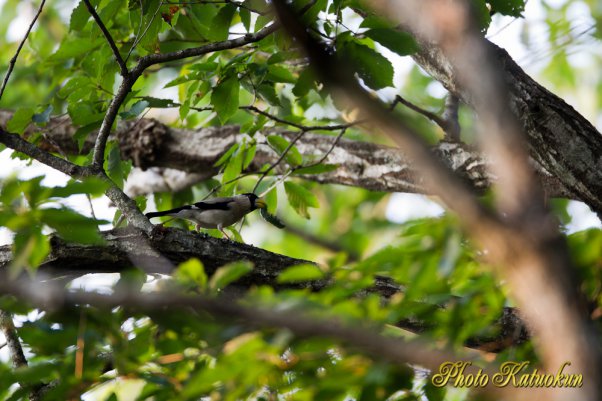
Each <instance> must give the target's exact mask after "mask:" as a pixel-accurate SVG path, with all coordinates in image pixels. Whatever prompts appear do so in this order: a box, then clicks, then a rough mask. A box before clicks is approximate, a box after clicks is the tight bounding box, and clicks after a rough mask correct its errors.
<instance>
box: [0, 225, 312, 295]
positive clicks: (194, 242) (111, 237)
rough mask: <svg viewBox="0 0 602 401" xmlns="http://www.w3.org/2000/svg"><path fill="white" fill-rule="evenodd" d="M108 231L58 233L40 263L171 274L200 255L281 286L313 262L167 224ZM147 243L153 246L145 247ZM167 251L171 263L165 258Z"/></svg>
mask: <svg viewBox="0 0 602 401" xmlns="http://www.w3.org/2000/svg"><path fill="white" fill-rule="evenodd" d="M102 236H103V238H104V240H105V244H103V245H89V244H88V245H84V244H73V243H66V242H65V241H63V240H62V239H60V238H59V237H57V236H56V235H52V236H51V238H50V244H51V249H52V250H51V252H50V254H49V255H48V257H47V258H46V260H45V261H44V262H43V263H42V264H41V265H40V267H39V271H40V272H44V273H47V274H52V275H71V274H73V275H76V276H79V275H84V274H87V273H114V272H120V271H123V270H124V269H127V268H129V267H131V266H138V267H139V268H142V269H144V271H145V272H146V273H162V274H169V273H171V268H172V267H173V266H174V265H177V264H179V263H181V262H184V261H186V260H188V259H190V258H193V257H194V258H198V259H199V260H200V261H201V262H203V265H204V266H205V268H206V269H207V271H208V273H209V274H212V273H213V271H215V269H217V268H218V267H220V266H223V265H225V264H228V263H232V262H236V261H239V260H247V261H249V262H252V263H253V264H254V265H255V268H254V270H253V273H251V274H250V275H249V276H248V277H247V279H245V280H246V281H245V283H246V285H251V284H273V285H275V284H276V282H275V278H276V276H277V275H278V273H279V272H280V271H282V270H283V269H285V268H287V267H289V266H292V265H295V264H299V263H309V262H307V261H305V260H300V259H294V258H289V257H286V256H283V255H278V254H275V253H272V252H268V251H265V250H263V249H260V248H255V247H253V246H250V245H246V244H240V243H235V242H232V241H228V240H224V239H218V238H213V237H210V236H207V235H203V234H199V233H195V232H191V231H186V230H181V229H175V228H163V227H161V226H155V229H154V230H153V232H152V234H151V235H150V237H148V238H147V237H146V236H145V235H144V234H142V233H141V232H139V231H137V230H133V229H130V228H126V229H115V230H112V231H105V232H103V233H102ZM144 244H148V246H142V245H144ZM161 256H163V257H165V258H167V259H168V260H169V262H171V264H166V263H164V262H163V261H162V260H160V257H161ZM11 259H12V252H11V246H10V245H5V246H1V247H0V271H1V270H3V269H4V267H6V266H7V265H8V264H10V261H11ZM322 285H323V284H322ZM316 288H318V287H316Z"/></svg>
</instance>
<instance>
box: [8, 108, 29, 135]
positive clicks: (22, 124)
mask: <svg viewBox="0 0 602 401" xmlns="http://www.w3.org/2000/svg"><path fill="white" fill-rule="evenodd" d="M32 117H33V109H30V108H28V107H26V108H22V109H18V110H17V111H15V113H14V114H13V117H12V118H11V119H10V120H9V121H8V123H7V124H6V129H7V130H8V131H9V132H14V133H15V134H22V133H23V131H25V129H26V128H27V126H28V125H29V124H30V123H31V119H32Z"/></svg>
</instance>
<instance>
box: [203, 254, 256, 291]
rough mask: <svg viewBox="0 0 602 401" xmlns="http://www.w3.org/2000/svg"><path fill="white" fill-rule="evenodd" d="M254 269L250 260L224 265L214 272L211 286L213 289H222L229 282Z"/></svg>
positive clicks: (210, 281)
mask: <svg viewBox="0 0 602 401" xmlns="http://www.w3.org/2000/svg"><path fill="white" fill-rule="evenodd" d="M252 270H253V264H252V263H250V262H246V261H244V262H234V263H230V264H228V265H226V266H222V267H220V268H219V269H217V270H216V271H215V273H213V276H211V280H209V288H210V289H212V290H213V291H216V290H220V289H222V288H224V287H226V286H227V285H228V284H230V283H232V282H234V281H236V280H238V279H239V278H241V277H242V276H244V275H246V274H248V273H250V272H251V271H252Z"/></svg>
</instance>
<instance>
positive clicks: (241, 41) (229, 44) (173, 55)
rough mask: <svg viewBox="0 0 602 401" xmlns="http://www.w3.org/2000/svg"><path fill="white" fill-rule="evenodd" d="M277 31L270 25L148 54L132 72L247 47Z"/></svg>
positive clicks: (276, 25) (274, 25)
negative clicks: (196, 45) (233, 37)
mask: <svg viewBox="0 0 602 401" xmlns="http://www.w3.org/2000/svg"><path fill="white" fill-rule="evenodd" d="M277 29H278V24H275V23H273V24H271V25H268V26H266V27H265V28H262V29H261V30H259V31H258V32H255V33H249V34H246V35H244V36H241V37H239V38H236V39H230V40H224V41H222V42H213V43H209V44H207V45H204V46H200V47H193V48H189V49H183V50H178V51H174V52H170V53H159V54H149V55H147V56H144V57H142V58H141V59H140V61H138V65H137V66H136V67H135V68H134V70H133V72H134V71H135V74H136V75H138V74H140V73H142V71H144V70H145V69H146V68H148V67H150V66H151V65H154V64H159V63H167V62H169V61H175V60H181V59H184V58H188V57H196V56H202V55H204V54H207V53H213V52H216V51H220V50H228V49H234V48H237V47H241V46H245V45H248V44H249V43H254V42H259V41H260V40H262V39H263V38H265V37H267V36H268V35H270V34H272V33H273V32H275V31H276V30H277Z"/></svg>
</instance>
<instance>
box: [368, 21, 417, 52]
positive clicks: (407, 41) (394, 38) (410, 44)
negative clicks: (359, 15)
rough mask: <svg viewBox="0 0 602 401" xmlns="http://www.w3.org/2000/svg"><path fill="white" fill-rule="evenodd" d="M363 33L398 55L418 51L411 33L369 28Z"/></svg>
mask: <svg viewBox="0 0 602 401" xmlns="http://www.w3.org/2000/svg"><path fill="white" fill-rule="evenodd" d="M365 35H366V36H367V37H369V38H370V39H372V40H374V41H375V42H378V43H380V44H381V45H383V46H384V47H386V48H387V49H389V50H391V51H392V52H395V53H397V54H399V55H400V56H407V55H409V54H413V53H415V52H416V51H418V45H417V44H416V41H415V40H414V38H413V37H412V35H410V34H409V33H406V32H401V31H398V30H397V29H382V28H381V29H370V30H369V31H366V32H365Z"/></svg>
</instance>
